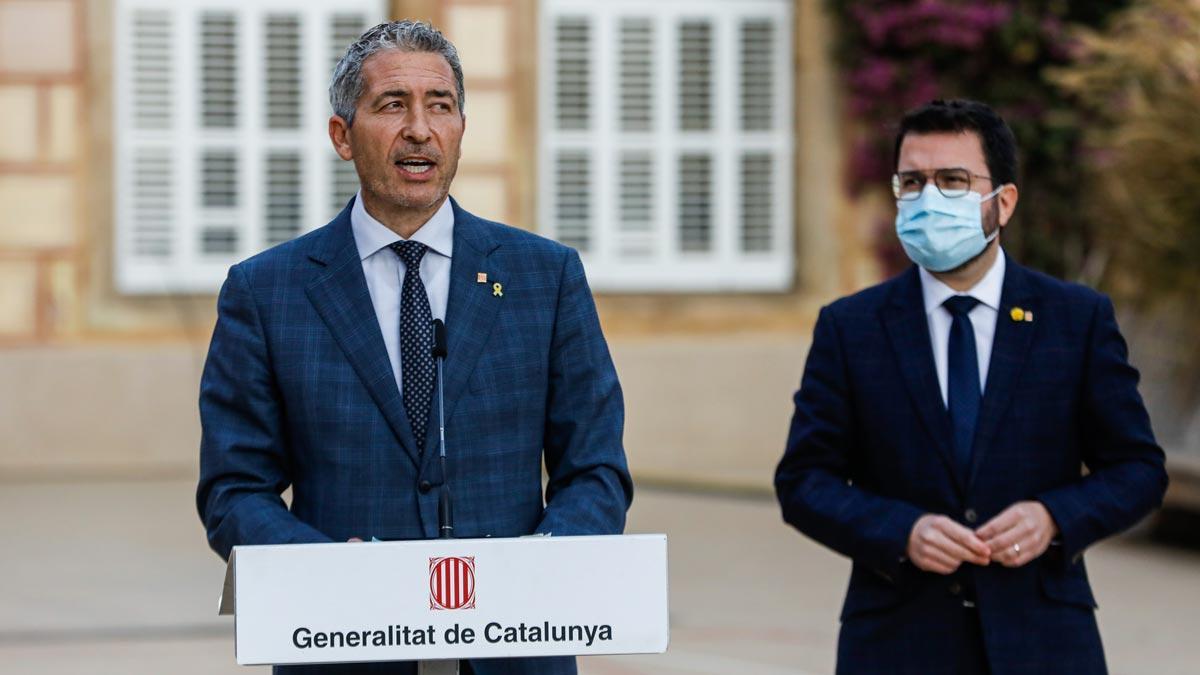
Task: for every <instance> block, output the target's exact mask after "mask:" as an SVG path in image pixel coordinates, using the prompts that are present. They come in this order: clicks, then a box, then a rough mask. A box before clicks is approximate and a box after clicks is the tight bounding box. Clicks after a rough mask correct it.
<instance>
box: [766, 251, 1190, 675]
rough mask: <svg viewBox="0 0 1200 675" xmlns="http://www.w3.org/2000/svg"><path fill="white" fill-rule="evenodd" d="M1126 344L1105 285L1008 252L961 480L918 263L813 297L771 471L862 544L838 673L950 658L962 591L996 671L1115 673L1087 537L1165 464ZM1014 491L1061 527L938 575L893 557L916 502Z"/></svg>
mask: <svg viewBox="0 0 1200 675" xmlns="http://www.w3.org/2000/svg"><path fill="white" fill-rule="evenodd" d="M1015 307H1020V308H1022V309H1023V310H1025V311H1026V312H1032V313H1033V321H1031V322H1026V321H1014V320H1013V319H1012V317H1011V316H1010V312H1011V310H1012V309H1013V308H1015ZM1126 357H1127V354H1126V346H1125V342H1124V340H1123V339H1122V337H1121V334H1120V332H1119V330H1118V328H1117V324H1116V320H1115V319H1114V316H1113V307H1112V303H1111V302H1110V301H1109V300H1108V298H1106V297H1104V296H1103V295H1101V294H1099V293H1096V292H1095V291H1092V290H1089V289H1087V288H1085V287H1082V286H1078V285H1073V284H1066V283H1063V282H1061V281H1057V280H1055V279H1052V278H1050V277H1048V276H1045V275H1043V274H1039V273H1037V272H1034V271H1032V270H1029V269H1027V268H1024V267H1021V266H1019V265H1017V264H1015V263H1013V262H1012V260H1011V259H1010V260H1009V262H1008V265H1007V269H1006V273H1005V277H1004V287H1003V291H1002V297H1001V308H1000V312H999V318H998V323H997V325H996V333H995V342H994V345H993V350H992V355H991V362H990V366H989V371H988V378H987V383H986V386H985V392H984V396H983V404H982V408H981V410H980V416H979V422H978V425H977V427H976V436H975V440H974V450H973V456H972V466H971V470H970V472H969V478H968V479H967V480H966V481H965V483H964V481H963V479H962V478H961V477H960V474H959V473H958V472H956V471H955V464H954V459H953V457H954V455H953V449H952V447H951V444H952V441H951V438H952V435H951V430H950V422H949V417H948V415H947V413H946V409H945V406H944V404H943V403H942V398H941V393H940V390H939V387H938V380H937V374H936V371H935V367H934V361H933V350H932V346H931V342H930V337H929V328H928V322H927V319H926V314H925V308H924V302H923V299H922V294H921V284H920V278H919V275H918V273H917V268H916V267H912V268H910V269H909V270H908V271H906V272H905V273H903V274H901V275H900V276H899V277H896V278H894V279H892V280H890V281H887V282H885V283H883V284H880V285H878V286H875V287H873V288H869V289H867V290H865V291H862V292H860V293H858V294H856V295H853V296H850V297H847V298H843V299H841V300H839V301H837V302H835V303H833V304H832V305H829V306H828V307H826V308H824V309H823V310H822V311H821V314H820V317H819V318H818V320H817V325H816V329H815V334H814V337H813V344H812V348H811V351H810V352H809V355H808V362H807V365H806V367H805V372H804V377H803V380H802V382H801V385H800V390H799V391H798V392H797V393H796V396H795V405H796V408H795V415H794V417H793V418H792V425H791V431H790V433H789V436H788V442H787V451H786V453H785V455H784V457H783V459H782V461H781V462H780V464H779V468H778V470H777V472H776V476H775V487H776V492H777V494H778V497H779V502H780V505H781V506H782V509H783V516H784V519H785V520H786V521H787V522H788V523H790V524H792V525H794V526H795V527H796V528H797V529H799V530H800V531H801V532H803V533H805V534H807V535H808V536H810V537H812V538H813V539H815V540H817V541H819V542H821V543H822V544H824V545H826V546H828V547H830V548H832V549H834V550H836V551H838V552H840V553H842V554H844V555H846V556H849V557H850V558H851V559H852V560H853V563H854V564H853V570H852V572H851V577H850V585H849V589H848V590H847V593H846V600H845V604H844V607H843V610H842V615H841V619H842V630H841V635H840V638H839V645H838V672H839V673H873V674H874V673H912V674H914V675H916V674H921V675H928V674H931V673H953V672H955V669H956V667H957V666H956V664H957V663H959V661H958V659H959V658H960V655H959V654H957V653H956V648H957V647H958V646H959V645H960V644H961V642H960V641H959V640H957V637H958V636H960V635H962V627H963V624H964V609H963V598H964V597H965V596H972V597H973V599H974V601H975V603H976V604H977V611H978V612H979V617H980V619H981V623H982V626H983V637H984V642H985V644H986V651H987V655H988V660H989V662H990V665H991V668H992V672H993V673H995V674H996V675H1006V674H1009V673H1047V674H1049V673H1056V674H1057V673H1102V672H1104V671H1105V665H1104V654H1103V650H1102V648H1101V644H1100V636H1099V633H1098V631H1097V628H1096V622H1095V618H1094V613H1093V610H1094V608H1095V606H1096V604H1095V601H1094V599H1093V596H1092V591H1091V588H1090V586H1089V584H1088V578H1087V572H1086V571H1085V568H1084V563H1083V557H1082V553H1083V551H1084V549H1086V548H1087V547H1088V546H1090V545H1091V544H1093V543H1095V542H1096V541H1098V540H1100V539H1102V538H1104V537H1107V536H1109V535H1112V534H1114V533H1116V532H1119V531H1121V530H1123V529H1125V528H1128V527H1130V526H1131V525H1133V524H1134V523H1136V522H1137V521H1138V520H1139V519H1140V518H1142V517H1143V516H1145V515H1146V514H1147V513H1148V512H1149V511H1151V510H1152V509H1153V508H1155V507H1156V506H1158V505H1159V504H1160V503H1161V500H1162V495H1163V492H1164V491H1165V489H1166V482H1167V480H1166V473H1165V471H1164V469H1163V453H1162V450H1161V449H1160V448H1159V447H1158V445H1157V444H1156V443H1155V439H1154V435H1153V433H1152V431H1151V429H1150V421H1149V418H1148V416H1147V414H1146V409H1145V407H1144V406H1143V404H1142V399H1141V397H1140V396H1139V394H1138V391H1137V382H1138V374H1137V371H1136V370H1135V369H1134V368H1133V367H1132V366H1130V365H1129V363H1128V362H1127V360H1126ZM1085 466H1086V467H1087V469H1088V471H1087V473H1086V475H1084V473H1083V472H1082V471H1081V468H1082V467H1085ZM1022 500H1040V501H1041V502H1042V503H1043V504H1045V505H1046V507H1047V509H1048V510H1049V511H1050V513H1051V515H1052V516H1053V517H1054V520H1055V521H1056V523H1057V524H1058V527H1059V529H1060V541H1059V542H1057V543H1056V545H1055V546H1052V547H1051V548H1050V550H1049V551H1048V552H1047V553H1046V554H1045V555H1043V556H1042V557H1041V558H1039V559H1037V560H1034V561H1033V562H1031V563H1029V564H1027V565H1025V566H1024V567H1021V568H1016V569H1009V568H1005V567H1002V566H1000V565H997V564H992V565H989V566H987V567H976V566H973V565H964V566H963V568H962V569H960V571H959V572H958V573H956V574H955V575H953V576H949V577H946V576H940V575H936V574H930V573H926V572H922V571H920V570H918V569H917V568H915V567H914V566H913V565H912V564H911V563H908V562H904V561H903V560H902V559H903V557H904V555H905V550H906V546H907V541H908V536H909V533H910V531H911V530H912V527H913V524H914V523H915V521H916V520H917V518H919V517H920V516H921V515H923V514H925V513H939V514H946V515H949V516H951V517H953V518H955V519H956V520H958V522H960V523H962V524H964V525H965V526H967V527H970V528H972V529H975V528H977V527H979V526H981V525H983V524H984V523H985V522H987V521H988V520H989V519H991V518H992V517H993V516H995V515H997V514H998V513H1000V512H1001V511H1002V510H1004V509H1005V508H1007V507H1008V506H1010V505H1012V504H1013V503H1015V502H1019V501H1022Z"/></svg>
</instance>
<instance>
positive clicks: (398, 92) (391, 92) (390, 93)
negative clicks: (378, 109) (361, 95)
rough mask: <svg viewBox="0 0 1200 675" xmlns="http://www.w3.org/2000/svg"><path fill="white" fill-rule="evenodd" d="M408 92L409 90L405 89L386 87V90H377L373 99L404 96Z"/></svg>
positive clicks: (380, 99) (379, 99)
mask: <svg viewBox="0 0 1200 675" xmlns="http://www.w3.org/2000/svg"><path fill="white" fill-rule="evenodd" d="M408 94H409V91H408V90H407V89H388V90H387V91H381V92H379V94H378V95H377V96H376V97H375V100H376V101H382V100H383V99H385V98H404V97H406V96H408Z"/></svg>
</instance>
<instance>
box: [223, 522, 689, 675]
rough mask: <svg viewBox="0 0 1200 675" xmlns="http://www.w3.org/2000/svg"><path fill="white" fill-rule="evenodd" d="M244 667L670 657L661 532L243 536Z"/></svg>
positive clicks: (238, 551) (240, 621)
mask: <svg viewBox="0 0 1200 675" xmlns="http://www.w3.org/2000/svg"><path fill="white" fill-rule="evenodd" d="M219 611H220V613H221V614H234V615H235V619H234V625H235V636H236V652H237V662H238V663H239V664H242V665H262V664H280V665H282V664H304V663H343V662H366V661H435V660H441V659H467V658H472V659H478V658H499V657H518V656H563V655H585V654H648V653H662V652H665V651H666V649H667V643H668V641H669V639H670V626H669V620H668V600H667V538H666V535H662V534H650V535H625V536H601V537H524V538H519V539H432V540H426V541H405V542H372V543H345V544H298V545H284V546H239V547H236V548H235V549H234V550H233V554H232V555H230V557H229V566H228V568H227V570H226V574H225V589H224V592H223V594H222V596H221V605H220V610H219Z"/></svg>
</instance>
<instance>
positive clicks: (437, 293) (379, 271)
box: [350, 190, 454, 394]
mask: <svg viewBox="0 0 1200 675" xmlns="http://www.w3.org/2000/svg"><path fill="white" fill-rule="evenodd" d="M350 228H351V229H352V230H353V232H354V243H355V245H356V246H357V247H358V257H359V259H360V260H362V267H363V275H364V276H366V278H367V290H368V291H370V293H371V304H372V305H374V306H375V318H377V319H378V320H379V330H380V331H381V332H382V333H383V344H384V345H385V346H386V347H387V353H388V360H389V361H391V363H392V374H393V375H394V376H395V378H396V386H397V387H398V388H400V391H401V393H402V394H403V391H404V390H403V387H404V385H403V383H402V381H401V377H400V289H401V288H402V287H403V286H404V275H405V273H407V271H408V270H406V269H405V265H404V263H403V262H401V261H400V256H398V255H396V254H395V253H394V252H393V251H392V250H391V249H389V248H388V247H389V246H391V245H392V244H394V243H396V242H398V241H402V240H403V237H401V236H400V235H398V234H396V233H395V232H393V231H391V230H390V229H388V227H387V226H386V225H384V224H383V223H381V222H379V221H378V220H376V219H375V218H374V217H372V216H371V214H369V213H367V209H366V207H365V206H363V200H362V191H361V190H360V191H359V193H358V195H357V196H356V197H355V199H354V208H353V209H351V211H350ZM410 241H419V242H421V243H422V244H425V245H426V246H428V247H429V250H428V251H426V253H425V257H423V258H422V259H421V270H420V274H421V281H422V282H424V283H425V292H426V293H428V294H429V309H430V310H431V311H432V312H433V318H435V319H441V320H442V321H445V320H446V303H447V301H448V300H449V298H450V256H451V254H452V253H453V250H454V209H453V208H452V207H451V206H450V199H449V198H447V199H446V201H445V202H443V203H442V206H441V208H439V209H438V210H437V212H436V213H434V214H433V217H431V218H430V219H429V220H428V221H426V222H425V224H424V225H422V226H421V227H420V229H418V230H417V231H416V232H415V233H413V236H412V237H411V238H410Z"/></svg>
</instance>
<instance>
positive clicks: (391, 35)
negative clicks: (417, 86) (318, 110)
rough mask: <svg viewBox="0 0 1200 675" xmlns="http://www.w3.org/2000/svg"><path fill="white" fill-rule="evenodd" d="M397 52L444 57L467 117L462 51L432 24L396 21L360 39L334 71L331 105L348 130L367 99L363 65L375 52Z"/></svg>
mask: <svg viewBox="0 0 1200 675" xmlns="http://www.w3.org/2000/svg"><path fill="white" fill-rule="evenodd" d="M384 49H397V50H400V51H402V52H419V53H424V52H428V53H430V54H440V55H441V56H442V58H444V59H446V63H449V64H450V72H452V73H454V83H455V85H456V87H457V89H458V112H459V114H461V115H465V114H466V109H467V93H466V91H465V89H464V88H463V71H462V63H461V62H460V61H459V59H458V50H457V49H455V48H454V45H453V44H452V43H451V42H450V41H449V40H447V39H446V36H445V35H442V32H441V31H439V30H438V29H436V28H434V27H433V25H432V24H429V23H425V22H422V21H392V22H390V23H381V24H379V25H378V26H375V27H374V28H372V29H371V30H368V31H367V32H365V33H363V34H362V35H361V36H359V38H358V40H356V41H355V42H354V43H353V44H351V45H350V46H349V47H347V48H346V53H345V55H343V56H342V59H341V60H340V61H338V62H337V65H336V66H334V68H333V81H332V82H330V84H329V105H330V107H331V108H333V112H334V114H335V115H337V116H338V117H341V118H342V119H344V120H346V126H354V111H355V108H356V107H357V106H358V98H359V97H360V96H362V95H363V88H364V87H365V86H366V85H365V83H364V82H363V76H362V69H363V64H364V63H365V62H366V60H367V59H368V58H370V57H371V56H372V55H374V54H375V52H378V51H382V50H384Z"/></svg>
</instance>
